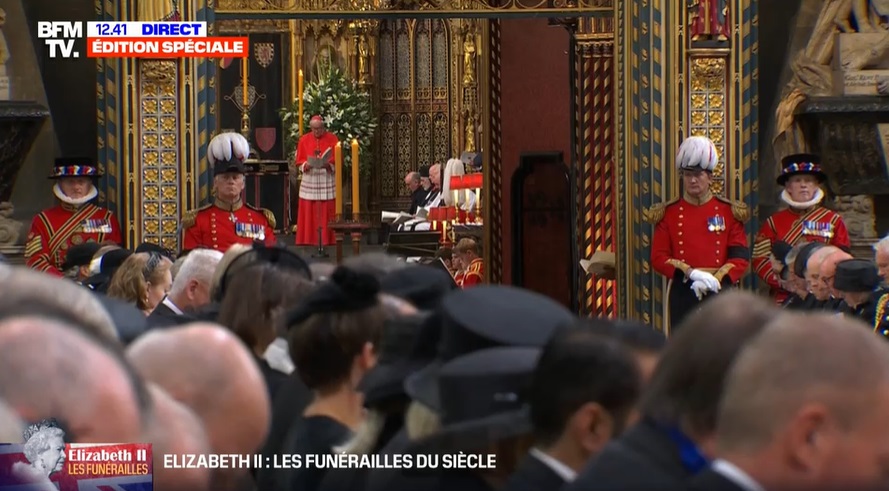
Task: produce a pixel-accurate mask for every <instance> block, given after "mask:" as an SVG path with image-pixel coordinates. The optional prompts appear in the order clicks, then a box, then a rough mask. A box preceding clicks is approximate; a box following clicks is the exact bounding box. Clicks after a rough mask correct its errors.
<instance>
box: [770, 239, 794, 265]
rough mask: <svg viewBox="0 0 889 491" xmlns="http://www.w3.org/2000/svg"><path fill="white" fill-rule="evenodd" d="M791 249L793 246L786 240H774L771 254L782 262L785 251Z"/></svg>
mask: <svg viewBox="0 0 889 491" xmlns="http://www.w3.org/2000/svg"><path fill="white" fill-rule="evenodd" d="M791 249H793V246H791V245H790V244H788V243H787V242H784V241H781V240H776V241H775V242H772V255H773V256H775V259H777V260H778V261H780V262H781V264H784V260H785V259H787V253H789V252H790V250H791Z"/></svg>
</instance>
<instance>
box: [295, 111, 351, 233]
mask: <svg viewBox="0 0 889 491" xmlns="http://www.w3.org/2000/svg"><path fill="white" fill-rule="evenodd" d="M309 128H310V129H311V130H312V131H311V133H309V134H307V135H303V136H302V137H301V138H300V139H299V144H298V145H297V147H296V162H295V164H296V166H297V168H298V169H299V171H300V172H302V181H300V183H299V206H298V208H297V211H296V212H297V215H296V245H317V244H318V233H319V230H320V232H321V243H322V244H323V245H331V244H333V243H334V241H335V238H334V233H333V230H330V229H329V228H328V227H327V224H328V223H330V222H332V221H334V220H336V193H338V192H340V190H337V189H335V188H336V180H335V179H334V175H333V173H334V155H333V153H334V147H336V144H337V143H338V142H339V139H337V137H336V135H334V134H333V133H330V132H328V131H327V130H326V129H325V128H324V119H323V118H321V116H312V119H311V121H310V122H309ZM325 153H327V158H326V160H325V163H326V165H325V166H324V167H321V168H317V167H312V166H311V165H310V164H309V158H323V157H324V155H325Z"/></svg>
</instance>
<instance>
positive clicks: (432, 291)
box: [380, 265, 457, 311]
mask: <svg viewBox="0 0 889 491" xmlns="http://www.w3.org/2000/svg"><path fill="white" fill-rule="evenodd" d="M380 283H381V287H382V291H383V292H384V293H388V294H390V295H393V296H396V297H398V298H403V299H405V300H407V301H408V302H410V303H411V304H413V305H414V307H416V308H418V309H420V310H426V311H431V310H434V309H435V308H437V307H438V305H439V304H440V303H441V301H442V299H444V297H445V295H447V294H448V293H450V292H452V291H454V290H456V289H457V284H456V283H455V282H454V278H453V277H452V276H451V275H449V274H448V273H446V272H445V271H444V270H442V269H439V268H436V267H433V266H426V265H411V266H408V267H406V268H399V269H396V270H395V271H392V272H391V273H389V274H387V275H386V276H384V277H383V279H382V280H381V281H380Z"/></svg>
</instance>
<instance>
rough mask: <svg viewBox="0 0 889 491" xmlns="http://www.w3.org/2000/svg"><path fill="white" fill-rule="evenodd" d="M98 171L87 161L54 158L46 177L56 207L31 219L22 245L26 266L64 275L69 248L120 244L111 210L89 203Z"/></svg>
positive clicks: (96, 194)
mask: <svg viewBox="0 0 889 491" xmlns="http://www.w3.org/2000/svg"><path fill="white" fill-rule="evenodd" d="M101 176H102V173H101V171H99V168H98V167H97V166H96V164H95V163H94V162H92V161H91V160H90V159H88V158H63V159H56V161H55V165H54V166H53V170H52V174H50V176H49V178H50V179H53V180H55V181H56V182H55V184H54V185H53V188H52V191H53V194H55V196H56V198H57V199H58V200H59V204H58V205H56V206H54V207H52V208H49V209H46V210H43V211H42V212H40V213H38V214H37V216H36V217H34V221H32V222H31V229H30V230H29V231H28V239H27V242H26V244H25V261H26V264H27V265H28V267H30V268H33V269H36V270H38V271H43V272H46V273H49V274H51V275H54V276H59V277H61V276H63V273H62V264H64V262H65V258H66V256H67V254H68V249H70V248H71V246H75V245H78V244H83V243H86V242H90V241H93V242H98V243H113V244H121V242H122V237H121V232H120V224H119V223H118V222H117V218H115V217H114V214H113V213H111V211H110V210H107V209H105V208H102V207H99V206H96V205H94V204H93V203H92V201H93V200H94V199H96V197H97V196H98V195H99V191H98V190H97V189H96V180H97V179H98V178H99V177H101Z"/></svg>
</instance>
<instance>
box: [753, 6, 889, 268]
mask: <svg viewBox="0 0 889 491" xmlns="http://www.w3.org/2000/svg"><path fill="white" fill-rule="evenodd" d="M809 4H813V5H817V7H816V8H820V12H819V15H818V19H817V21H816V23H815V27H814V29H813V30H812V33H811V35H810V37H809V39H808V43H807V44H806V45H805V47H804V48H803V49H801V50H800V52H799V53H797V54H796V55H795V57H793V59H792V61H791V68H792V72H793V76H792V78H791V81H790V82H789V83H788V84H787V86H786V87H785V88H784V91H783V93H782V100H781V102H780V103H779V105H778V109H777V111H776V115H775V121H776V125H775V126H776V128H775V129H776V134H775V135H774V140H773V144H774V151H775V158H776V161H777V162H780V161H781V158H782V157H784V156H786V155H788V154H791V153H798V152H812V153H817V154H820V155H821V158H822V167H823V169H824V171H825V173H826V174H827V175H828V177H829V185H830V190H831V191H832V192H833V193H834V194H835V195H836V196H837V198H836V199H835V200H833V202H832V203H828V205H829V206H832V207H833V208H835V209H836V210H837V211H838V212H840V213H841V214H842V215H843V218H844V220H845V222H846V224H847V225H848V227H849V232H850V237H851V240H852V248H853V251H854V252H855V253H856V255H862V256H871V255H872V254H873V250H872V249H871V245H872V244H873V243H874V242H875V241H876V240H877V238H878V231H877V230H876V226H875V212H876V213H879V212H880V210H876V211H875V205H874V200H873V197H874V196H877V195H889V28H887V25H886V22H885V19H887V18H889V17H887V16H889V0H803V6H802V7H801V8H807V7H811V5H809ZM776 172H777V170H776ZM764 177H765V176H764ZM882 212H883V213H885V212H886V210H882ZM880 232H881V233H885V232H886V230H883V231H880Z"/></svg>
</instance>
